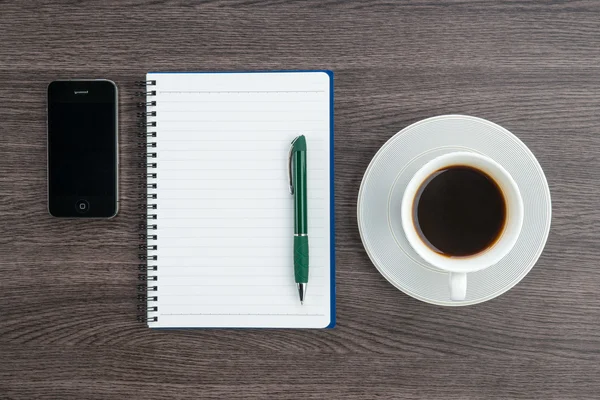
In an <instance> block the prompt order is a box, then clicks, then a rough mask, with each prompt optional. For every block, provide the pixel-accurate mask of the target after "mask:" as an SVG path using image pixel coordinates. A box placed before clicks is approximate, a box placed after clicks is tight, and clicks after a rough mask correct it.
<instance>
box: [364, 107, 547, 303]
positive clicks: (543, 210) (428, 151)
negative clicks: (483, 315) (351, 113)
mask: <svg viewBox="0 0 600 400" xmlns="http://www.w3.org/2000/svg"><path fill="white" fill-rule="evenodd" d="M454 151H472V152H475V153H479V154H484V155H486V156H488V157H490V158H492V159H494V160H495V161H497V162H498V163H500V164H501V165H502V166H503V167H504V168H505V169H506V170H507V171H508V172H509V173H510V174H511V175H512V177H513V178H514V180H515V181H516V182H517V185H518V186H519V189H520V191H521V195H522V196H523V205H524V207H525V219H524V221H523V228H522V231H521V234H520V236H519V239H518V240H517V243H516V244H515V246H514V248H513V249H512V250H511V252H510V253H509V254H508V255H507V256H506V257H504V258H503V259H502V260H501V261H500V262H499V263H498V264H496V265H494V266H492V267H489V268H487V269H484V270H482V271H479V272H473V273H469V278H468V282H469V284H468V288H467V297H466V299H465V300H462V301H452V300H450V289H449V287H448V274H447V273H446V272H443V271H440V270H438V269H436V268H435V267H433V266H430V265H429V264H427V263H426V262H425V261H423V260H421V259H420V258H419V256H418V255H417V254H416V253H415V251H414V250H413V249H412V248H411V247H410V245H409V244H408V242H407V240H406V238H405V237H404V232H403V230H402V223H401V220H400V205H401V203H402V195H403V193H404V188H405V187H406V185H407V184H408V182H409V180H410V179H411V178H412V176H413V174H414V173H415V172H416V171H417V170H418V169H419V168H420V167H421V166H423V165H424V164H425V163H426V162H428V161H430V160H431V159H433V158H435V157H437V156H439V155H442V154H446V153H450V152H454ZM551 214H552V207H551V202H550V190H549V188H548V182H547V181H546V177H545V175H544V172H543V171H542V168H541V167H540V165H539V163H538V162H537V160H536V158H535V156H534V155H533V154H532V153H531V151H530V150H529V149H528V148H527V146H525V144H523V142H521V141H520V140H519V139H518V138H517V137H516V136H515V135H513V134H512V133H510V132H509V131H507V130H506V129H504V128H502V127H501V126H499V125H496V124H494V123H492V122H489V121H486V120H484V119H481V118H475V117H469V116H464V115H443V116H439V117H433V118H428V119H425V120H423V121H419V122H417V123H415V124H413V125H410V126H408V127H406V128H404V129H403V130H401V131H400V132H398V133H397V134H396V135H394V136H393V137H392V138H391V139H390V140H388V141H387V142H386V143H385V144H384V145H383V147H381V149H379V151H378V152H377V154H375V157H373V160H372V161H371V163H370V164H369V167H368V168H367V171H366V172H365V176H364V177H363V180H362V183H361V186H360V191H359V194H358V228H359V230H360V237H361V239H362V242H363V245H364V246H365V249H366V251H367V254H368V255H369V258H370V259H371V261H372V262H373V264H374V265H375V267H377V269H378V270H379V272H380V273H381V274H382V275H383V276H384V277H385V278H386V279H387V280H388V281H389V282H390V283H391V284H392V285H394V286H396V287H397V288H398V289H400V290H401V291H403V292H404V293H406V294H408V295H410V296H412V297H414V298H416V299H418V300H422V301H425V302H427V303H432V304H438V305H444V306H465V305H470V304H477V303H481V302H484V301H487V300H490V299H493V298H494V297H497V296H499V295H501V294H502V293H504V292H506V291H507V290H509V289H510V288H512V287H513V286H514V285H516V284H517V283H518V282H519V281H520V280H521V279H523V277H525V275H527V273H528V272H529V271H530V270H531V268H532V267H533V266H534V265H535V263H536V262H537V260H538V258H539V257H540V255H541V253H542V250H543V249H544V245H545V244H546V239H547V238H548V233H549V231H550V220H551Z"/></svg>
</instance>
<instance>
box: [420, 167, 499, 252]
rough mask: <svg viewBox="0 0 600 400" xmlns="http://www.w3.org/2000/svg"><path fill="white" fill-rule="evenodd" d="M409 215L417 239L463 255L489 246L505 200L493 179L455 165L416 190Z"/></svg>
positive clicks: (437, 248) (497, 235)
mask: <svg viewBox="0 0 600 400" xmlns="http://www.w3.org/2000/svg"><path fill="white" fill-rule="evenodd" d="M413 210H414V211H413V213H414V214H413V218H414V221H415V227H416V228H417V232H419V235H420V236H421V239H422V240H423V241H424V242H425V243H426V244H427V245H428V246H429V247H431V248H432V249H433V250H434V251H436V252H437V253H440V254H443V255H446V256H449V257H465V256H470V255H474V254H477V253H480V252H482V251H483V250H485V249H487V248H488V247H490V246H492V245H493V244H494V243H495V242H496V240H497V239H498V237H499V236H500V235H501V233H502V230H503V229H504V223H505V219H506V202H505V200H504V195H503V194H502V190H501V189H500V187H499V186H498V184H497V183H496V182H494V180H493V179H492V178H491V177H490V176H488V175H487V174H486V173H484V172H483V171H480V170H478V169H476V168H473V167H469V166H465V165H455V166H451V167H446V168H444V169H441V170H439V171H436V172H434V173H433V174H431V175H430V176H429V177H428V178H427V179H426V180H425V182H423V184H422V185H421V187H420V188H419V190H418V191H417V195H416V197H415V200H414V204H413Z"/></svg>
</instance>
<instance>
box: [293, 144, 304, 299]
mask: <svg viewBox="0 0 600 400" xmlns="http://www.w3.org/2000/svg"><path fill="white" fill-rule="evenodd" d="M288 175H289V179H290V194H292V195H293V196H294V277H295V279H296V286H297V287H298V295H299V296H300V304H304V298H305V297H306V285H307V284H308V208H307V201H306V198H307V196H306V138H305V137H304V135H300V136H298V137H297V138H296V139H294V140H293V141H292V145H291V146H290V154H289V157H288Z"/></svg>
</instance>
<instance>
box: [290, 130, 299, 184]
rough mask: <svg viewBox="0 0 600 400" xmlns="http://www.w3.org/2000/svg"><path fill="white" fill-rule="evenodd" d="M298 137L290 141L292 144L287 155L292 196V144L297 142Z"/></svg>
mask: <svg viewBox="0 0 600 400" xmlns="http://www.w3.org/2000/svg"><path fill="white" fill-rule="evenodd" d="M299 137H300V136H298V137H296V138H295V139H294V140H292V144H291V145H290V152H289V153H288V178H289V181H290V194H291V195H293V194H294V180H293V178H292V157H293V156H294V143H296V140H298V138H299Z"/></svg>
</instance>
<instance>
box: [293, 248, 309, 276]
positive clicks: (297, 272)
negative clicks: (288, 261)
mask: <svg viewBox="0 0 600 400" xmlns="http://www.w3.org/2000/svg"><path fill="white" fill-rule="evenodd" d="M294 278H295V279H296V283H308V236H294Z"/></svg>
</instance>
